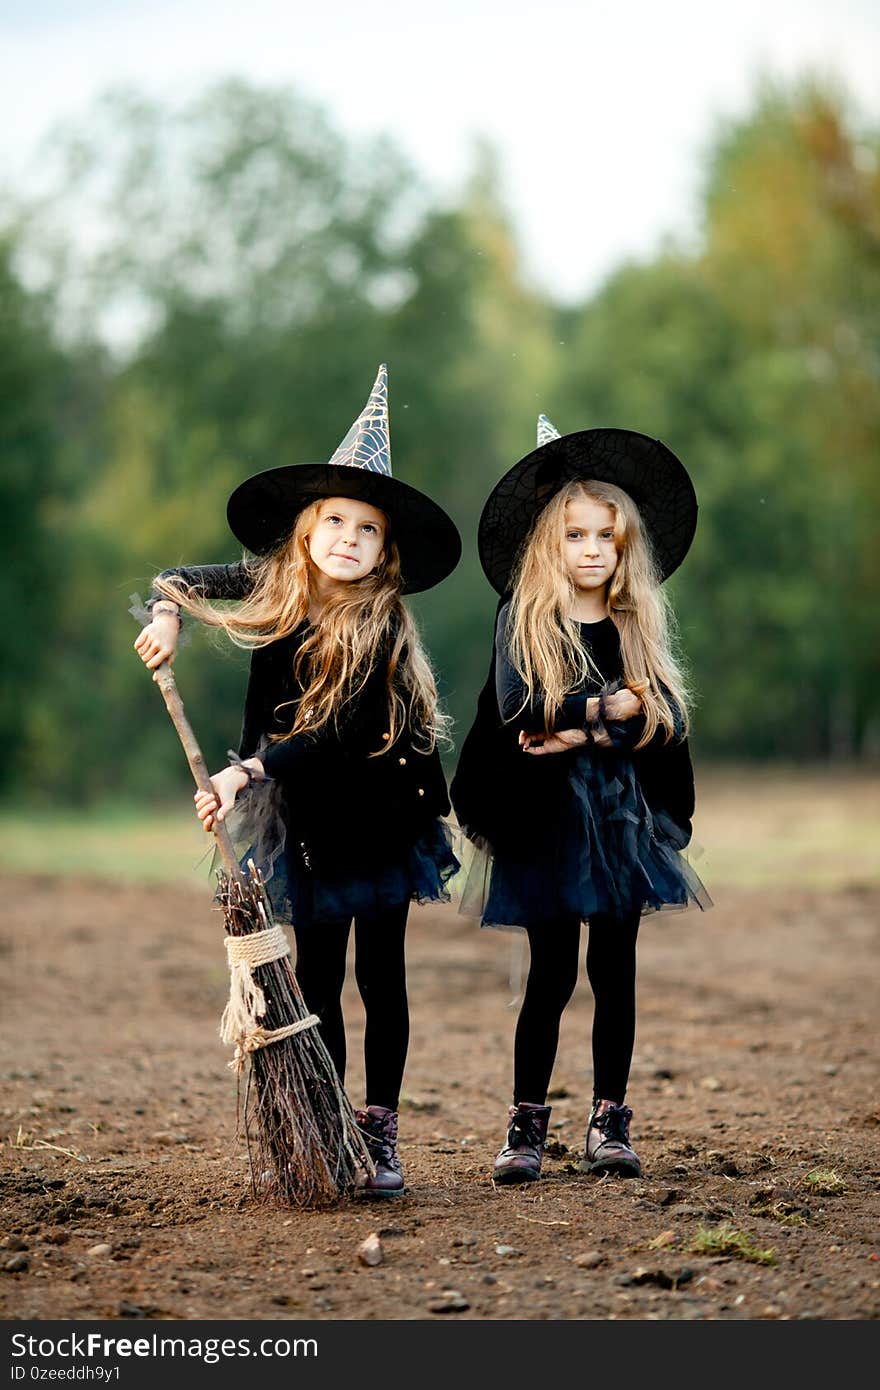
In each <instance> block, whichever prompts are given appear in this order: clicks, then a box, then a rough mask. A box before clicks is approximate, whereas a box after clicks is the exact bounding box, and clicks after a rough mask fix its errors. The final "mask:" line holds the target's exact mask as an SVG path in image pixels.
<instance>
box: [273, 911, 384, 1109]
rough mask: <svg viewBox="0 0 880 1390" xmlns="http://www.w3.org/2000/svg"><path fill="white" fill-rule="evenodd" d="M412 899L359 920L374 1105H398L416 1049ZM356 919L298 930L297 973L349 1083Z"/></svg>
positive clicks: (359, 973) (357, 968)
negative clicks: (349, 981) (348, 961)
mask: <svg viewBox="0 0 880 1390" xmlns="http://www.w3.org/2000/svg"><path fill="white" fill-rule="evenodd" d="M408 911H409V903H402V904H401V905H400V906H399V907H392V908H387V909H386V910H385V911H384V912H381V913H377V914H376V915H375V916H372V915H371V916H369V917H356V918H355V923H354V949H355V961H354V973H355V979H356V980H357V987H358V990H359V991H360V996H361V999H362V1000H363V1004H364V1010H365V1013H366V1028H365V1030H364V1066H365V1070H366V1080H367V1096H366V1104H367V1105H383V1106H386V1107H387V1109H389V1110H396V1109H397V1106H398V1102H399V1100H400V1084H401V1081H402V1080H403V1068H404V1065H405V1063H406V1053H407V1047H408V1046H409V1007H408V1004H407V997H406V957H405V953H404V937H405V934H406V918H407V913H408ZM350 930H351V922H350V921H339V922H317V923H315V924H314V925H313V926H310V927H304V928H301V929H299V930H298V929H297V928H296V927H294V935H295V937H296V978H297V980H298V982H299V986H300V989H301V990H302V993H303V998H304V999H305V1002H306V1005H307V1007H308V1009H309V1011H310V1012H311V1013H315V1014H317V1015H318V1017H319V1018H320V1020H321V1036H322V1037H323V1039H324V1043H325V1045H326V1047H327V1051H328V1052H329V1053H330V1056H331V1057H332V1058H333V1065H334V1066H335V1067H336V1070H337V1072H338V1073H339V1078H340V1080H341V1081H344V1080H345V1060H346V1049H345V1024H344V1022H343V1019H342V986H343V983H344V981H345V954H346V950H347V948H348V936H349V932H350Z"/></svg>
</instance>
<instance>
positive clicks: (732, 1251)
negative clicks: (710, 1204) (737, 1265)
mask: <svg viewBox="0 0 880 1390" xmlns="http://www.w3.org/2000/svg"><path fill="white" fill-rule="evenodd" d="M691 1249H692V1250H693V1251H694V1252H695V1253H696V1254H698V1255H733V1256H734V1257H735V1258H736V1259H738V1260H748V1262H749V1263H750V1264H755V1265H772V1264H775V1263H776V1251H775V1250H774V1249H773V1248H772V1247H771V1248H770V1249H769V1250H761V1249H760V1247H759V1246H757V1245H756V1244H755V1242H754V1240H753V1238H752V1237H751V1236H750V1235H747V1234H746V1232H745V1231H738V1230H737V1228H736V1227H735V1226H732V1225H731V1224H730V1222H729V1221H722V1222H721V1224H720V1225H719V1226H708V1227H707V1226H701V1227H700V1229H699V1230H698V1231H697V1234H696V1235H695V1236H694V1241H693V1245H692V1246H691Z"/></svg>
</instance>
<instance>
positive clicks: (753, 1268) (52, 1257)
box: [0, 877, 880, 1320]
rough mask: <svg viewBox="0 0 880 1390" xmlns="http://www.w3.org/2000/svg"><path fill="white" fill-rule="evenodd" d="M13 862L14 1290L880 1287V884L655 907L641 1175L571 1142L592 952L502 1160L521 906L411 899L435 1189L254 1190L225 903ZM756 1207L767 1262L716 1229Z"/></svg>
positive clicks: (4, 984) (356, 1087) (4, 1275)
mask: <svg viewBox="0 0 880 1390" xmlns="http://www.w3.org/2000/svg"><path fill="white" fill-rule="evenodd" d="M2 894H3V901H4V916H5V919H6V924H5V926H4V928H3V931H2V952H3V966H4V968H3V972H2V977H0V998H2V1013H3V1017H4V1020H5V1024H6V1026H5V1029H4V1039H3V1044H2V1052H0V1073H2V1076H3V1079H4V1082H5V1087H4V1097H3V1105H4V1108H3V1111H2V1115H3V1123H2V1125H0V1135H2V1139H3V1144H2V1148H0V1181H2V1192H3V1215H2V1218H0V1237H2V1244H3V1247H4V1248H3V1249H2V1250H0V1316H2V1317H3V1318H6V1319H27V1320H30V1319H39V1320H43V1319H52V1318H62V1319H95V1318H129V1317H146V1318H179V1319H201V1318H215V1319H216V1318H224V1319H227V1318H228V1319H242V1318H248V1319H249V1318H256V1319H313V1318H319V1319H327V1320H334V1319H367V1318H369V1319H375V1318H384V1319H387V1318H395V1319H426V1318H427V1319H430V1318H435V1317H442V1316H444V1313H443V1312H441V1311H440V1309H448V1310H449V1314H450V1315H451V1316H452V1317H456V1318H465V1319H468V1318H474V1319H482V1320H485V1319H514V1318H517V1319H538V1318H563V1319H573V1318H602V1319H610V1318H624V1319H637V1318H638V1319H684V1318H710V1319H773V1318H775V1319H797V1318H804V1319H810V1318H812V1319H844V1318H851V1319H853V1318H854V1319H867V1318H874V1317H876V1316H877V1310H878V1302H880V1300H878V1289H880V1263H878V1256H877V1244H876V1238H877V1230H878V1225H877V1215H878V1195H877V1194H878V1177H880V1164H878V1153H877V1138H878V1133H880V1130H878V1126H880V1112H878V1110H877V1109H876V1104H877V1102H876V1095H875V1093H874V1091H873V1086H874V1083H875V1080H876V1065H875V1062H876V1058H875V1055H874V1051H873V1039H874V1030H875V1025H876V986H875V983H874V968H875V963H876V954H875V936H876V929H877V923H878V919H880V914H878V907H880V892H876V891H873V890H867V889H863V890H858V889H856V888H853V889H852V890H851V891H841V892H837V893H831V892H828V893H823V892H821V891H815V890H810V891H803V892H801V893H797V892H792V891H790V890H788V891H785V892H784V893H783V892H781V891H779V892H773V891H770V892H767V891H765V892H762V893H760V894H759V893H757V892H753V893H747V892H744V891H743V892H740V893H738V894H734V893H727V894H725V895H724V896H723V898H722V899H721V900H720V901H718V902H717V903H716V906H715V909H714V910H713V911H712V912H711V913H709V914H707V915H703V914H701V913H699V912H692V913H686V914H683V915H674V914H672V915H666V916H664V917H663V918H659V919H658V918H652V919H649V920H646V922H645V925H644V928H643V934H642V942H641V946H640V975H639V1004H640V1012H639V1031H638V1038H637V1044H636V1056H635V1061H634V1066H633V1073H632V1081H631V1087H630V1095H629V1101H630V1104H631V1105H632V1106H633V1109H634V1111H635V1120H634V1125H633V1136H634V1141H635V1143H636V1146H637V1148H638V1149H639V1151H640V1153H641V1156H642V1160H643V1164H644V1172H645V1176H644V1177H643V1178H642V1179H640V1180H630V1181H622V1180H611V1179H596V1178H592V1177H589V1176H585V1175H581V1174H579V1173H578V1172H577V1170H576V1159H577V1157H578V1151H579V1148H580V1146H581V1145H582V1143H583V1126H584V1118H585V1115H586V1111H587V1106H588V1101H589V1094H590V1077H589V1066H588V1057H589V1029H590V1018H591V997H590V993H589V989H588V986H587V984H586V981H585V980H584V981H583V982H582V983H581V985H580V987H579V989H578V992H577V994H576V996H575V999H574V1000H573V1001H572V1004H571V1005H570V1006H569V1009H568V1011H567V1013H566V1015H565V1018H564V1021H563V1033H562V1040H561V1045H560V1052H559V1059H558V1062H557V1068H556V1072H555V1075H554V1097H553V1115H552V1119H551V1135H552V1142H551V1145H550V1148H549V1153H548V1156H547V1159H546V1163H545V1169H546V1175H545V1176H544V1177H543V1178H542V1180H541V1181H540V1182H539V1183H536V1184H533V1185H530V1186H527V1187H525V1188H520V1189H515V1188H514V1189H511V1188H505V1189H501V1188H499V1189H497V1190H496V1189H495V1188H494V1187H493V1185H492V1182H491V1179H490V1176H489V1174H490V1170H491V1160H492V1156H493V1154H494V1152H495V1150H496V1149H497V1148H498V1147H499V1144H500V1141H501V1139H502V1137H503V1133H504V1122H505V1115H506V1104H507V1097H508V1092H509V1086H510V1075H511V1060H510V1059H511V1041H512V1034H513V1026H514V1021H515V1009H514V1008H511V1007H510V1000H511V994H512V992H514V990H515V988H516V986H515V985H514V986H513V987H512V986H511V983H510V977H511V965H512V959H513V958H512V954H511V953H512V944H511V943H512V941H515V940H517V939H518V938H511V937H509V936H507V935H501V934H497V933H492V932H486V931H483V932H480V931H479V930H478V929H477V928H476V927H475V926H473V925H472V924H470V923H469V922H467V921H465V920H464V919H462V918H461V917H458V916H457V915H456V914H455V911H454V909H453V908H451V907H443V908H441V909H427V908H421V909H414V910H413V912H412V915H411V919H410V920H411V936H410V947H409V961H410V980H411V1006H412V1017H413V1039H412V1048H411V1053H410V1061H409V1066H408V1071H407V1077H406V1083H405V1084H406V1093H405V1097H404V1100H403V1102H402V1105H401V1139H402V1156H403V1159H404V1163H405V1168H406V1173H407V1179H408V1184H409V1186H408V1192H407V1193H406V1194H405V1195H404V1196H402V1197H399V1198H396V1199H393V1200H386V1201H384V1202H381V1201H379V1202H377V1201H376V1200H375V1199H373V1200H372V1201H370V1200H369V1199H365V1198H363V1197H361V1198H352V1199H349V1200H346V1201H345V1202H343V1203H342V1204H340V1205H339V1206H338V1207H336V1208H334V1209H332V1210H329V1211H321V1212H317V1211H295V1210H294V1211H292V1210H278V1209H269V1208H266V1207H265V1206H261V1205H259V1204H258V1203H257V1202H256V1201H255V1200H254V1199H253V1197H252V1195H251V1189H250V1182H249V1174H248V1165H247V1158H246V1155H245V1152H244V1143H243V1141H242V1139H241V1138H240V1137H238V1136H237V1135H236V1132H235V1113H236V1097H235V1082H234V1079H233V1078H232V1075H231V1073H230V1072H229V1071H228V1070H227V1068H226V1060H227V1057H226V1054H225V1052H224V1049H223V1048H222V1047H221V1045H220V1043H219V1041H218V1037H217V1023H218V1019H219V1016H220V1013H221V1011H222V1008H223V1004H224V1002H225V995H226V987H227V979H226V967H225V957H224V952H223V948H222V943H221V920H220V918H219V917H218V915H217V914H216V913H215V912H213V911H212V909H211V906H210V903H206V902H205V900H204V897H203V896H201V895H200V893H198V892H195V891H193V890H178V889H169V888H162V889H158V888H154V889H136V888H133V887H124V886H107V885H102V884H99V883H92V882H86V881H69V882H59V881H57V880H49V879H40V878H21V877H18V878H7V879H5V880H4V881H3V882H2ZM346 988H347V991H348V992H347V1001H348V1002H347V1015H346V1016H347V1018H348V1020H349V1025H350V1044H351V1057H352V1063H351V1067H350V1074H349V1078H348V1082H349V1090H350V1093H351V1095H352V1096H353V1098H354V1099H355V1101H356V1102H358V1103H359V1102H360V1100H361V1085H362V1073H361V1064H360V1051H361V1049H360V1038H361V1026H362V1014H361V1010H360V1005H359V1001H358V999H357V996H356V994H355V992H354V990H353V988H352V987H351V986H347V987H346ZM816 1170H823V1171H825V1172H826V1178H825V1179H824V1180H822V1179H819V1180H817V1179H816V1178H815V1177H813V1178H812V1179H811V1175H812V1174H815V1172H816ZM829 1171H830V1173H831V1174H832V1175H833V1176H832V1177H831V1178H829V1177H828V1176H827V1174H828V1172H829ZM731 1228H732V1229H734V1230H735V1231H737V1232H740V1233H742V1234H743V1235H744V1236H747V1237H748V1239H749V1241H750V1243H751V1247H752V1250H753V1251H755V1252H761V1251H770V1252H772V1253H770V1254H769V1255H767V1256H766V1259H767V1260H768V1261H772V1262H770V1263H755V1262H753V1261H752V1260H750V1259H748V1258H744V1254H745V1253H747V1252H742V1251H740V1252H739V1253H731V1252H728V1253H723V1252H722V1253H717V1252H716V1253H712V1252H711V1251H708V1252H707V1251H705V1250H701V1249H700V1248H699V1240H698V1236H699V1233H700V1232H710V1233H714V1235H715V1236H716V1238H718V1237H720V1236H722V1235H723V1233H724V1232H725V1230H728V1231H729V1230H730V1229H731ZM374 1231H375V1232H378V1233H379V1235H380V1238H381V1244H382V1249H383V1255H384V1258H383V1261H382V1263H381V1264H380V1265H378V1266H377V1267H374V1268H368V1267H366V1266H365V1265H363V1264H362V1263H361V1262H360V1260H359V1258H358V1247H359V1245H360V1243H361V1242H362V1240H363V1239H364V1238H365V1237H366V1236H367V1235H368V1234H369V1233H371V1232H374ZM100 1245H103V1246H105V1247H107V1246H109V1250H107V1249H106V1248H105V1250H104V1252H103V1253H94V1252H93V1247H95V1246H100ZM449 1290H452V1291H454V1292H455V1294H456V1295H457V1297H453V1296H452V1295H451V1294H449V1293H447V1292H446V1291H449Z"/></svg>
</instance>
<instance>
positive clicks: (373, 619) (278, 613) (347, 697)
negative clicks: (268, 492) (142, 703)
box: [155, 498, 451, 757]
mask: <svg viewBox="0 0 880 1390" xmlns="http://www.w3.org/2000/svg"><path fill="white" fill-rule="evenodd" d="M327 500H329V499H326V498H321V499H320V500H319V501H317V502H311V503H309V505H308V506H306V507H304V508H303V510H302V511H301V512H300V513H299V515H298V516H297V519H296V523H295V524H294V527H293V530H292V531H291V533H290V534H289V536H288V537H287V539H286V540H285V541H284V542H283V543H282V544H281V545H280V546H279V547H278V548H277V549H276V550H273V551H272V552H271V553H270V554H268V555H266V556H262V557H259V558H256V559H249V560H246V561H245V564H246V565H247V568H248V569H249V571H250V573H251V575H252V577H253V589H252V590H251V592H250V593H249V594H248V596H247V597H246V598H245V599H243V600H242V601H241V603H240V604H238V606H237V607H236V608H235V609H234V610H232V611H221V610H219V609H217V608H215V607H214V605H213V604H212V603H211V602H209V600H208V599H206V598H205V597H204V596H203V595H202V594H200V593H199V592H198V590H197V589H194V588H191V587H187V586H186V585H184V584H183V583H182V582H181V581H180V580H177V581H175V580H174V579H173V578H166V579H164V580H162V579H157V580H156V581H155V588H156V589H157V590H158V591H159V592H161V593H162V594H164V595H165V596H166V597H168V598H170V599H173V600H174V601H175V602H176V603H179V604H180V606H181V608H182V609H184V610H185V611H186V612H188V613H191V614H192V615H193V616H194V617H196V618H198V619H199V620H200V621H201V622H203V623H205V624H207V625H208V626H209V627H216V628H222V629H223V631H224V632H225V633H226V635H227V636H228V637H229V638H230V640H231V641H232V642H234V643H235V644H236V646H239V647H246V648H255V647H267V646H269V644H270V643H272V642H277V641H279V640H280V639H281V638H283V637H289V636H290V635H291V633H293V632H294V631H295V630H296V628H298V627H299V625H300V624H301V623H302V622H303V621H304V620H305V619H306V618H307V617H308V615H309V607H310V604H311V602H312V600H313V598H314V586H313V581H312V576H313V572H314V570H313V565H312V561H311V558H310V556H309V551H308V546H307V542H308V537H309V534H310V532H311V531H312V529H313V527H314V526H315V523H316V522H317V521H318V519H319V517H320V514H321V506H322V504H323V502H325V501H327ZM383 516H384V513H383ZM377 652H384V653H385V654H386V659H387V667H386V692H387V696H388V732H389V733H390V735H391V737H390V738H389V739H387V740H386V741H385V743H384V744H383V747H382V748H380V749H377V750H376V753H374V754H371V756H374V757H375V756H378V755H381V754H383V753H387V752H388V751H389V750H390V749H391V747H392V745H393V744H394V742H395V740H396V739H397V738H398V737H399V736H400V734H401V732H402V730H403V729H404V728H405V727H406V725H407V724H409V725H410V728H411V730H412V732H413V735H414V743H415V746H416V747H417V748H419V750H420V751H422V752H426V753H428V752H431V751H432V750H433V748H434V747H435V745H436V744H437V743H438V742H440V743H442V744H444V745H446V744H448V743H449V735H448V727H449V724H450V723H451V720H450V719H449V717H448V715H446V714H444V713H443V712H442V711H441V710H440V708H439V704H438V695H437V683H436V681H435V678H434V673H433V671H432V669H431V665H430V662H429V660H428V657H427V655H426V653H425V649H424V647H423V645H422V641H421V638H420V636H419V632H418V628H417V627H416V624H415V622H414V620H413V618H412V616H411V614H410V613H409V612H408V610H407V609H406V607H405V606H404V603H403V600H402V598H401V594H400V555H399V552H398V549H397V545H396V544H395V542H394V540H393V538H392V537H391V534H390V526H389V523H388V520H387V518H386V533H385V541H384V559H383V560H381V561H380V563H379V565H378V566H377V568H376V569H375V570H374V571H373V572H372V573H371V574H369V575H366V576H365V577H364V578H363V579H359V580H355V581H354V582H352V583H349V584H347V585H346V586H345V587H344V588H340V590H339V591H338V592H336V593H333V594H331V595H330V597H329V598H328V599H326V600H325V601H324V603H323V606H322V609H321V619H320V622H318V623H316V624H315V626H314V627H313V628H312V630H311V632H310V633H309V634H308V636H307V637H306V639H305V641H304V642H303V643H302V645H301V646H300V648H299V650H298V651H297V653H296V655H295V657H294V659H293V673H294V676H295V677H296V678H297V680H298V681H299V682H300V684H301V686H302V687H303V694H302V696H301V697H300V698H298V699H297V700H296V701H295V702H294V701H291V702H283V703H281V704H279V705H277V706H276V712H277V711H278V710H281V709H284V708H285V707H286V704H287V703H291V704H293V705H294V717H293V726H292V728H291V729H290V732H289V733H287V734H279V735H272V739H273V741H276V742H282V741H284V740H286V739H290V738H294V737H295V736H296V735H297V734H301V733H305V732H310V733H314V732H316V731H317V730H319V729H323V728H324V727H325V726H326V725H328V724H331V723H332V724H333V725H334V727H335V726H338V723H339V718H340V716H341V715H342V714H343V712H344V710H345V708H346V706H347V705H349V704H350V703H351V702H352V701H353V700H355V699H356V698H357V696H358V695H359V694H360V692H361V691H362V690H363V688H364V685H365V684H366V681H367V679H368V677H369V675H370V672H371V670H372V669H373V665H374V662H375V659H376V653H377Z"/></svg>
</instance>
